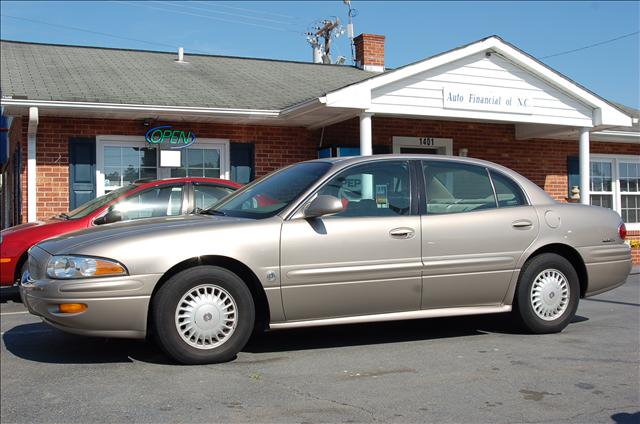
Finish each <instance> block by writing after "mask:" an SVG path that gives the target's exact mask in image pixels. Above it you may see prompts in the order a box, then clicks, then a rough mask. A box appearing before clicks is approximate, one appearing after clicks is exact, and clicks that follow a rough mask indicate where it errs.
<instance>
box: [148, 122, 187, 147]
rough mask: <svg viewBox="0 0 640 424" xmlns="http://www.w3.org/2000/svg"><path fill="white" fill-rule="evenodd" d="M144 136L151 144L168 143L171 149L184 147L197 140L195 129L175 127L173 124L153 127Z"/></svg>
mask: <svg viewBox="0 0 640 424" xmlns="http://www.w3.org/2000/svg"><path fill="white" fill-rule="evenodd" d="M144 138H145V140H147V143H149V144H158V145H168V146H169V147H170V148H171V149H184V148H185V147H189V146H191V145H192V144H193V143H195V142H196V135H195V133H194V132H193V131H184V130H178V129H173V127H172V126H171V125H162V126H159V127H155V128H151V129H150V130H149V131H147V133H146V134H145V136H144Z"/></svg>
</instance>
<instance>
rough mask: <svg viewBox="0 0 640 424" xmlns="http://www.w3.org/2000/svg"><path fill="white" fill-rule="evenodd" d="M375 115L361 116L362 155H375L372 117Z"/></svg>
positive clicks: (365, 114) (366, 114)
mask: <svg viewBox="0 0 640 424" xmlns="http://www.w3.org/2000/svg"><path fill="white" fill-rule="evenodd" d="M372 116H373V113H368V112H362V113H361V114H360V155H361V156H371V155H372V154H373V141H372V131H371V117H372Z"/></svg>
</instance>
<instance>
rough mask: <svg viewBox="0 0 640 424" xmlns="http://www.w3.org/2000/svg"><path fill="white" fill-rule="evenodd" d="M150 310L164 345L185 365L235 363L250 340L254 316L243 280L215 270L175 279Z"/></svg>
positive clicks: (199, 270) (196, 271)
mask: <svg viewBox="0 0 640 424" xmlns="http://www.w3.org/2000/svg"><path fill="white" fill-rule="evenodd" d="M151 312H152V324H153V327H154V328H153V330H154V333H155V336H156V339H157V341H158V343H159V345H160V347H161V348H162V349H163V350H164V351H165V352H166V353H167V354H168V355H169V356H170V357H172V358H173V359H175V360H176V361H178V362H181V363H183V364H210V363H218V362H226V361H229V360H232V359H233V358H235V356H236V354H237V353H238V352H239V351H240V350H241V349H242V348H243V347H244V345H245V344H246V343H247V341H248V340H249V336H250V335H251V332H252V330H253V325H254V318H255V308H254V303H253V298H252V296H251V292H250V291H249V289H248V288H247V286H246V285H245V284H244V282H243V281H242V280H241V279H240V278H239V277H238V276H237V275H236V274H234V273H232V272H231V271H229V270H226V269H224V268H220V267H215V266H197V267H194V268H190V269H187V270H184V271H182V272H179V273H178V274H176V275H174V276H173V277H171V278H170V279H169V280H167V281H166V283H165V284H164V285H163V286H162V287H161V288H160V289H159V290H158V292H157V293H156V295H155V296H154V298H153V301H152V311H151Z"/></svg>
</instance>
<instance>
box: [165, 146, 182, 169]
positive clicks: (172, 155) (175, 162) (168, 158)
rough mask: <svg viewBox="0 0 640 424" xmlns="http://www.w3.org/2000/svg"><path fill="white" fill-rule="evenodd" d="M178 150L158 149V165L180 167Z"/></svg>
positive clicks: (179, 152)
mask: <svg viewBox="0 0 640 424" xmlns="http://www.w3.org/2000/svg"><path fill="white" fill-rule="evenodd" d="M181 153H182V152H181V151H180V150H160V166H161V167H163V168H178V167H180V154H181Z"/></svg>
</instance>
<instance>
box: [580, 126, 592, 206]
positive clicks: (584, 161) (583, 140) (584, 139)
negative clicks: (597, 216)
mask: <svg viewBox="0 0 640 424" xmlns="http://www.w3.org/2000/svg"><path fill="white" fill-rule="evenodd" d="M578 152H579V165H580V203H582V204H583V205H588V204H590V203H591V195H590V194H589V191H590V184H591V178H590V177H589V173H590V171H591V163H590V162H589V128H580V141H579V151H578Z"/></svg>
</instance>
